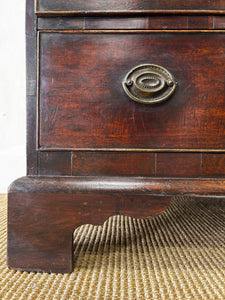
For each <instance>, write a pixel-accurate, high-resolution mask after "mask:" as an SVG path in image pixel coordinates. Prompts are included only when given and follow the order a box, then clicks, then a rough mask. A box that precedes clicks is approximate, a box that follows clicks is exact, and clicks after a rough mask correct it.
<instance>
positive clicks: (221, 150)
mask: <svg viewBox="0 0 225 300" xmlns="http://www.w3.org/2000/svg"><path fill="white" fill-rule="evenodd" d="M37 151H40V152H46V151H47V152H48V151H49V152H51V151H54V152H55V151H61V152H64V151H65V152H66V151H105V152H107V151H109V152H111V151H112V152H198V153H199V152H200V153H204V152H207V153H208V152H211V153H214V152H215V153H223V152H225V149H166V148H165V149H134V148H38V149H37Z"/></svg>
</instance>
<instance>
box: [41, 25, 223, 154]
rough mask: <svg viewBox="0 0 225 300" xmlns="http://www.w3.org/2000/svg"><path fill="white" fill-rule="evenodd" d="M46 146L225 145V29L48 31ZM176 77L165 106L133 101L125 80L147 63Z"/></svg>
mask: <svg viewBox="0 0 225 300" xmlns="http://www.w3.org/2000/svg"><path fill="white" fill-rule="evenodd" d="M39 39H40V41H39V48H40V49H39V78H40V80H39V147H40V148H41V149H50V150H51V149H62V150H63V149H128V150H132V149H133V150H134V149H138V150H139V149H144V150H155V149H158V150H168V149H169V150H171V149H172V150H182V149H189V150H190V149H193V150H205V149H223V148H224V144H225V93H224V90H225V82H224V57H225V54H224V53H225V48H224V47H225V36H224V34H222V33H211V32H207V33H152V32H148V33H128V34H127V33H123V32H121V33H113V32H111V33H110V32H107V33H106V32H101V33H98V32H96V31H95V32H91V31H89V32H86V33H84V32H64V33H63V32H61V33H59V32H55V33H49V32H42V33H40V36H39ZM149 63H150V64H156V65H160V66H162V67H164V68H166V69H167V70H168V71H169V72H170V73H171V74H173V76H174V78H175V79H176V81H177V87H176V90H175V92H174V94H173V95H172V96H171V97H170V98H169V99H168V100H166V101H164V102H163V103H159V104H155V105H146V104H142V103H137V102H135V101H133V100H131V99H130V98H129V97H128V96H127V95H126V94H125V92H124V90H123V86H122V81H123V79H124V77H125V75H126V74H127V72H129V71H130V70H131V69H132V68H134V67H135V66H138V65H141V64H149Z"/></svg>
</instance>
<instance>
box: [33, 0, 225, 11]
mask: <svg viewBox="0 0 225 300" xmlns="http://www.w3.org/2000/svg"><path fill="white" fill-rule="evenodd" d="M223 9H225V3H224V1H221V0H214V1H208V0H189V1H184V0H170V1H168V0H161V1H155V0H139V1H137V0H121V1H118V0H97V1H93V0H86V1H84V0H70V1H68V0H37V1H36V11H37V12H38V13H40V12H43V13H44V12H61V14H65V13H66V12H83V13H84V12H85V13H88V12H92V11H97V12H108V11H115V12H119V11H127V12H132V11H134V12H135V11H154V10H155V11H157V10H200V11H204V10H215V12H216V11H217V10H218V11H219V10H223Z"/></svg>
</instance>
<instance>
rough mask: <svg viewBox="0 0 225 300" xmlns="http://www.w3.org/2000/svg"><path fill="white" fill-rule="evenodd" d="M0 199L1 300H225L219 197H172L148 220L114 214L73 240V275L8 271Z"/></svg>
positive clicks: (223, 206) (223, 217) (224, 228)
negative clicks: (164, 206)
mask: <svg viewBox="0 0 225 300" xmlns="http://www.w3.org/2000/svg"><path fill="white" fill-rule="evenodd" d="M6 211H7V200H6V196H1V197H0V249H1V251H0V299H10V300H12V299H16V300H18V299H48V300H49V299H80V300H86V299H88V300H89V299H90V300H91V299H98V300H100V299H106V300H111V299H132V300H135V299H137V300H139V299H140V300H142V299H143V300H145V299H166V300H169V299H171V300H174V299H182V300H184V299H191V300H197V299H206V300H209V299H225V199H221V198H219V199H218V198H212V199H209V198H208V199H207V198H191V197H181V196H179V197H176V198H174V199H173V201H172V202H171V205H170V206H169V208H168V209H167V211H166V212H165V213H164V214H162V215H160V216H158V217H157V218H155V219H152V220H148V219H145V220H136V219H131V218H129V217H121V216H116V217H112V218H110V219H109V220H108V221H107V222H106V223H105V224H104V225H103V227H100V226H98V227H97V226H96V227H94V226H92V225H85V226H81V227H79V228H78V229H77V230H76V231H75V234H74V252H75V262H74V271H73V273H72V274H46V273H44V274H43V273H27V272H19V271H14V270H9V269H8V268H7V265H6V237H7V231H6V224H7V216H6Z"/></svg>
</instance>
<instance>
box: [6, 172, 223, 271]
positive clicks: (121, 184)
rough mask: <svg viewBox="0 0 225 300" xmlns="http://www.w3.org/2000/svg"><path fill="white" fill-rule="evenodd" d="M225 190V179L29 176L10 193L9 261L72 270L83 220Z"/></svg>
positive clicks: (151, 210)
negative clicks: (74, 240)
mask: <svg viewBox="0 0 225 300" xmlns="http://www.w3.org/2000/svg"><path fill="white" fill-rule="evenodd" d="M209 192H210V194H211V195H212V194H214V195H224V193H225V180H209V179H201V180H193V179H155V180H151V179H149V178H133V179H131V178H129V177H128V178H124V179H122V178H119V177H111V178H110V177H102V178H100V177H98V178H97V177H78V178H68V177H61V178H59V177H58V178H54V177H52V178H51V177H49V178H47V177H27V178H26V177H25V178H21V179H19V180H17V181H16V182H14V183H13V184H12V185H11V187H10V189H9V195H8V196H9V199H8V265H9V267H12V268H15V269H19V270H27V271H45V272H59V273H62V272H71V271H72V253H73V251H72V236H73V231H74V230H75V228H77V227H78V226H80V225H82V224H87V223H88V224H94V225H101V224H102V223H103V222H104V221H105V220H106V219H107V218H108V217H110V216H113V215H118V214H122V215H128V216H131V217H135V218H140V217H142V218H143V217H150V216H151V217H153V216H156V215H157V214H159V213H162V212H163V211H164V210H165V209H166V208H167V206H168V204H169V201H170V197H171V196H172V195H176V194H178V193H179V194H191V195H201V194H202V195H208V193H209Z"/></svg>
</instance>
